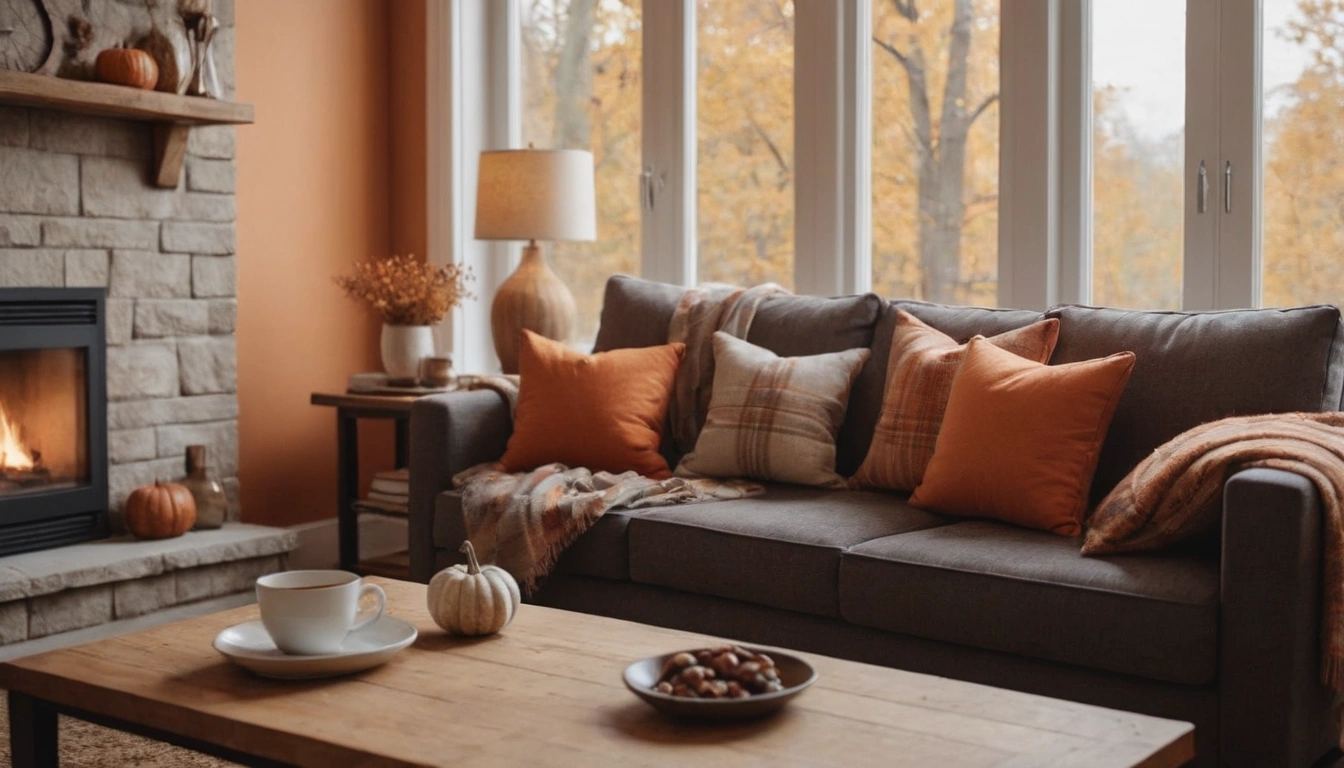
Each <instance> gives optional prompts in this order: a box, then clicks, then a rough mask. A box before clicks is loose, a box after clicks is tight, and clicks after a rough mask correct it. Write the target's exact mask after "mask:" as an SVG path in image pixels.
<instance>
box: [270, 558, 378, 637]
mask: <svg viewBox="0 0 1344 768" xmlns="http://www.w3.org/2000/svg"><path fill="white" fill-rule="evenodd" d="M370 592H371V593H373V594H374V595H376V596H377V597H378V611H377V612H376V613H374V614H373V615H371V616H369V617H368V618H365V619H363V620H361V621H360V622H359V623H358V624H356V623H355V614H356V613H357V612H358V611H359V599H360V598H361V597H363V596H364V595H365V594H366V593H370ZM257 605H258V606H259V607H260V608H261V623H262V626H264V627H266V632H267V634H269V635H270V636H271V639H272V640H274V641H275V647H276V648H279V649H280V650H281V651H284V652H285V653H289V654H295V655H300V656H316V655H321V654H328V653H337V652H339V651H340V650H341V641H342V640H344V639H345V636H346V635H348V634H349V633H351V632H353V631H355V630H357V629H362V628H364V627H367V626H368V625H370V624H372V623H373V622H375V621H377V620H378V619H380V618H382V616H383V612H384V611H385V610H386V609H387V595H386V594H384V593H383V590H382V588H381V587H379V586H377V585H375V584H361V582H360V580H359V575H358V574H354V573H350V572H349V571H285V572H283V573H273V574H271V575H269V576H262V577H261V578H260V579H257Z"/></svg>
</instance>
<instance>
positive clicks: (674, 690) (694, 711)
mask: <svg viewBox="0 0 1344 768" xmlns="http://www.w3.org/2000/svg"><path fill="white" fill-rule="evenodd" d="M816 679H817V673H816V670H814V669H812V665H811V664H808V663H807V662H806V661H803V660H802V659H800V658H798V657H797V656H792V655H790V654H787V653H784V652H782V651H776V650H773V649H763V648H748V647H744V646H738V645H722V646H718V647H715V648H701V649H697V650H692V651H681V652H678V653H668V654H664V655H662V656H653V657H651V658H647V659H644V660H642V661H637V662H635V663H634V664H631V665H630V666H628V667H626V668H625V686H626V687H627V688H629V689H630V690H631V691H633V692H634V693H635V695H636V696H639V697H640V698H641V699H643V700H644V701H646V702H648V703H649V704H650V705H651V706H653V708H654V709H657V710H658V711H659V712H662V713H664V714H668V715H673V716H676V717H688V718H700V719H709V720H736V719H741V718H747V717H759V716H761V715H766V714H769V713H772V712H775V711H778V710H779V709H780V708H781V707H783V706H784V705H785V704H787V703H788V702H789V701H790V700H791V699H793V697H795V696H797V695H798V694H800V693H802V692H803V691H804V690H806V689H807V687H808V686H810V685H812V683H813V682H815V681H816Z"/></svg>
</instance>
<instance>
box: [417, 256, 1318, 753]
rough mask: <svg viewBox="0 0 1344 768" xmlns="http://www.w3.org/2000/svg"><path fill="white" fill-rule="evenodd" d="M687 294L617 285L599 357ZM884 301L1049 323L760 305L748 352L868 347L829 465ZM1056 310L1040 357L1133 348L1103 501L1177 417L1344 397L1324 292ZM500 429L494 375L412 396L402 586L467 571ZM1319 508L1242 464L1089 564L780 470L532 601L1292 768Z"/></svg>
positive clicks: (852, 463) (1098, 492)
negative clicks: (1216, 492)
mask: <svg viewBox="0 0 1344 768" xmlns="http://www.w3.org/2000/svg"><path fill="white" fill-rule="evenodd" d="M680 293H681V289H680V288H677V287H675V286H669V285H661V284H656V283H649V282H645V281H640V280H636V279H634V278H626V277H616V278H612V280H611V281H610V282H609V283H608V286H607V293H606V300H605V304H604V307H603V314H602V324H601V330H600V331H599V334H598V339H597V344H596V349H597V350H599V351H600V350H604V349H613V348H618V347H638V346H650V345H654V344H661V343H664V342H665V339H666V333H667V324H668V320H669V319H670V317H671V314H672V308H673V306H674V304H675V302H676V300H677V298H678V296H679V295H680ZM897 308H901V309H905V310H907V311H909V312H911V313H912V314H915V315H916V316H918V317H919V318H920V319H922V320H924V321H925V322H927V323H929V324H930V325H932V326H934V327H936V328H938V329H940V330H942V331H944V332H945V333H948V334H949V335H951V336H953V337H955V338H958V339H965V338H968V337H970V336H972V335H974V334H977V333H979V334H984V335H993V334H995V333H999V332H1002V331H1005V330H1008V329H1011V328H1015V327H1020V326H1022V325H1025V324H1027V323H1030V322H1033V321H1035V320H1037V319H1039V318H1040V317H1041V316H1042V313H1038V312H1032V311H1023V310H997V309H980V308H971V307H952V306H941V305H934V304H926V303H921V302H913V301H884V300H882V299H880V298H879V297H877V296H875V295H871V294H869V295H865V296H850V297H840V298H835V299H822V298H815V297H800V296H787V297H786V296H780V297H776V298H772V299H770V300H768V301H766V302H765V303H764V304H763V305H762V306H761V308H760V310H759V312H758V314H757V316H756V319H755V321H754V323H753V324H752V327H751V331H750V333H749V335H748V340H749V341H751V342H752V343H754V344H758V345H761V346H764V347H766V348H768V349H771V350H773V351H775V352H776V353H778V354H781V355H808V354H819V353H823V352H832V351H837V350H842V349H848V348H851V347H855V346H868V347H871V348H872V350H873V355H872V358H871V359H870V360H869V361H868V363H867V365H866V366H865V368H864V370H863V371H862V373H861V374H860V377H859V379H858V381H857V382H856V384H855V387H854V390H853V393H852V395H851V403H850V406H849V411H848V415H847V418H846V421H845V424H844V426H843V428H842V429H841V432H840V434H839V437H838V441H837V447H838V457H837V465H838V467H837V468H838V470H839V471H840V472H841V473H842V474H846V475H848V474H852V473H853V471H854V470H855V469H856V468H857V466H858V464H859V463H860V462H861V461H862V458H863V455H864V453H865V452H866V450H867V447H868V443H869V442H870V440H871V438H872V432H873V423H874V421H875V420H876V416H877V412H878V408H879V406H880V404H881V396H882V388H883V381H884V378H885V373H886V367H887V359H888V352H889V347H890V338H891V332H892V328H893V323H894V318H895V310H896V309H897ZM1045 314H1047V315H1049V316H1054V317H1058V318H1059V319H1060V339H1059V344H1058V346H1057V348H1056V350H1055V354H1054V358H1053V360H1052V362H1056V363H1059V362H1070V361H1075V360H1083V359H1088V358H1094V357H1101V356H1104V355H1107V354H1111V353H1113V352H1117V351H1121V350H1132V351H1134V352H1135V353H1136V355H1137V361H1136V366H1135V369H1134V373H1133V376H1132V378H1131V381H1130V384H1129V386H1128V389H1127V390H1126V393H1125V395H1124V396H1123V398H1122V400H1121V402H1120V405H1119V407H1118V409H1117V412H1116V415H1115V419H1114V422H1113V424H1112V427H1111V430H1110V432H1109V434H1108V437H1107V440H1106V443H1105V445H1104V447H1103V450H1102V456H1101V461H1100V465H1099V467H1098V471H1097V475H1096V480H1095V482H1094V484H1093V496H1094V499H1099V498H1100V497H1101V496H1104V495H1105V493H1106V492H1107V491H1109V490H1110V488H1111V487H1113V486H1114V484H1115V483H1116V482H1117V481H1118V480H1119V479H1120V478H1122V477H1123V476H1124V474H1125V473H1126V472H1128V470H1129V469H1130V468H1131V467H1133V466H1134V464H1135V463H1137V462H1138V461H1139V460H1140V459H1141V458H1142V457H1143V456H1145V455H1147V453H1148V452H1149V451H1151V450H1153V449H1154V448H1155V447H1156V446H1158V445H1159V444H1161V443H1162V442H1164V441H1165V440H1167V439H1169V438H1170V437H1172V436H1174V435H1176V434H1178V433H1180V432H1182V431H1184V430H1185V429H1187V428H1189V427H1191V426H1194V425H1196V424H1199V423H1202V422H1204V421H1208V420H1212V419H1216V418H1220V417H1223V416H1228V415H1233V414H1246V413H1270V412H1284V411H1297V410H1307V411H1320V410H1337V409H1339V408H1340V403H1341V397H1344V339H1341V334H1340V330H1341V318H1340V312H1339V310H1338V309H1336V308H1335V307H1333V306H1316V307H1302V308H1297V309H1290V310H1247V311H1234V312H1210V313H1178V312H1131V311H1122V310H1112V309H1096V308H1089V307H1075V306H1064V307H1058V308H1055V309H1052V310H1050V312H1048V313H1045ZM510 427H511V421H510V417H509V413H508V410H507V408H506V407H505V405H504V403H503V402H502V400H501V399H500V398H499V396H498V395H496V394H495V393H493V392H490V391H474V392H462V393H452V394H448V395H442V396H435V397H429V398H425V399H422V400H420V401H418V402H417V403H416V405H415V407H414V409H413V411H412V418H411V441H412V449H411V569H412V576H413V577H414V578H416V579H418V580H420V581H427V580H428V579H429V578H430V576H432V575H433V573H434V572H435V571H436V570H437V569H439V568H443V567H446V566H447V565H450V564H453V563H455V562H457V557H458V556H457V554H456V550H457V547H458V546H459V544H460V542H461V540H462V538H463V536H464V533H463V527H462V518H461V507H460V498H459V496H458V495H457V494H456V493H454V492H453V491H452V490H451V488H450V485H451V482H450V479H451V477H452V475H453V474H454V473H455V472H457V471H460V470H462V469H465V468H467V467H469V466H472V465H474V464H477V463H479V462H483V461H491V460H494V459H497V458H498V457H499V456H500V455H501V454H502V453H503V450H504V446H505V443H506V442H507V440H508V435H509V430H510ZM574 439H577V440H581V439H584V437H583V436H582V435H576V436H575V437H574ZM667 452H669V453H670V451H667ZM676 458H678V457H676V456H674V455H669V459H670V460H672V461H675V459H676ZM1321 514H1322V513H1321V504H1320V500H1319V498H1318V496H1317V492H1316V489H1315V487H1314V486H1313V485H1312V484H1311V483H1310V482H1308V481H1307V480H1306V479H1305V478H1302V477H1300V476H1297V475H1294V474H1290V473H1286V472H1279V471H1274V470H1265V469H1255V470H1248V471H1244V472H1241V473H1238V474H1236V475H1235V476H1233V477H1232V478H1231V479H1230V480H1229V481H1228V483H1227V486H1226V493H1225V502H1224V520H1223V528H1222V531H1221V536H1219V537H1210V538H1209V539H1208V540H1206V541H1201V542H1192V543H1191V544H1190V545H1189V546H1186V547H1183V548H1181V549H1179V550H1174V551H1170V552H1164V553H1160V554H1150V555H1133V556H1124V557H1106V558H1084V557H1082V556H1081V555H1080V554H1079V551H1078V550H1079V541H1078V540H1077V539H1068V538H1063V537H1059V536H1056V535H1054V534H1050V533H1044V532H1040V531H1033V530H1026V529H1021V528H1014V527H1011V526H1007V525H1003V524H999V523H995V522H991V521H983V520H971V519H966V518H957V517H949V516H944V515H937V514H932V513H929V512H925V511H922V510H918V509H915V508H913V507H910V506H909V505H908V504H907V503H906V500H905V497H904V496H903V495H901V494H888V493H871V492H853V491H835V490H818V489H811V488H799V487H790V486H774V487H771V488H769V490H768V492H767V493H766V494H765V495H764V496H761V497H757V498H750V499H744V500H737V501H724V502H715V503H710V504H700V505H687V506H680V507H670V508H661V509H648V510H639V511H615V512H611V513H609V514H607V515H606V516H604V517H603V518H602V519H601V520H600V521H599V522H598V524H597V525H596V526H595V527H594V528H593V529H592V530H590V531H588V532H587V533H585V534H584V535H583V536H582V537H581V538H580V539H579V541H578V542H577V543H576V544H575V545H574V546H573V547H572V548H571V549H570V550H569V551H567V552H566V553H565V555H564V557H563V558H562V561H561V563H560V564H559V566H558V568H557V570H556V572H555V573H554V574H553V575H552V576H551V577H549V578H548V579H547V580H546V581H545V582H544V583H543V585H542V587H541V589H540V590H539V591H538V592H537V594H536V595H534V596H533V598H532V599H533V600H534V601H535V602H538V603H542V604H546V605H552V606H556V607H560V608H567V609H572V610H579V611H587V612H592V613H600V614H605V615H610V616H616V617H621V618H627V619H631V620H635V621H643V622H649V623H654V624H661V625H665V626H672V627H678V628H684V629H689V630H693V631H700V632H707V633H714V634H719V635H725V636H730V637H735V638H740V639H743V640H748V641H753V642H760V643H768V644H776V645H782V646H790V647H794V648H798V649H801V650H804V651H812V652H816V653H823V654H829V655H834V656H841V657H845V658H852V659H857V660H860V661H866V662H871V663H877V664H884V665H888V666H893V667H900V668H903V669H911V670H915V671H919V672H928V673H932V674H938V675H945V676H949V677H955V678H960V679H965V680H971V681H975V682H981V683H986V684H989V685H996V686H1002V687H1008V688H1015V689H1019V690H1025V691H1031V692H1036V693H1041V694H1044V695H1049V696H1057V697H1062V698H1067V699H1074V700H1078V701H1085V702H1091V703H1095V704H1099V705H1102V706H1108V707H1116V708H1121V709H1127V710H1133V711H1138V712H1147V713H1151V714H1154V715H1160V716H1164V717H1174V718H1179V719H1183V720H1189V721H1192V722H1194V723H1195V725H1196V726H1197V732H1196V740H1197V749H1198V754H1199V757H1198V760H1197V762H1198V763H1199V764H1205V765H1213V764H1221V765H1257V766H1258V765H1300V764H1308V763H1310V762H1312V761H1313V760H1316V759H1317V758H1319V757H1321V756H1323V755H1325V754H1327V753H1328V752H1329V751H1330V750H1331V749H1332V745H1333V743H1334V724H1333V722H1332V721H1331V718H1330V716H1329V708H1330V707H1329V705H1330V701H1331V696H1330V693H1329V692H1328V691H1327V690H1326V689H1324V688H1323V687H1322V686H1321V685H1320V684H1319V682H1318V680H1319V673H1318V670H1319V666H1318V663H1319V652H1320V648H1319V638H1320V611H1319V605H1320V572H1321Z"/></svg>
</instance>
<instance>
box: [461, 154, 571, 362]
mask: <svg viewBox="0 0 1344 768" xmlns="http://www.w3.org/2000/svg"><path fill="white" fill-rule="evenodd" d="M476 180H477V186H476V239H478V240H526V241H527V246H526V247H525V248H523V258H522V261H520V262H519V263H518V268H517V269H515V270H514V271H513V274H511V275H509V277H508V279H507V280H505V281H504V282H503V284H501V285H500V286H499V290H497V291H496V292H495V301H494V303H493V304H492V305H491V307H490V326H491V329H492V330H493V332H494V337H495V354H497V355H498V356H499V362H500V365H501V367H502V368H503V370H504V373H517V372H518V348H519V345H520V344H521V343H522V337H523V331H524V330H529V331H532V332H534V333H537V334H540V335H542V336H545V337H546V338H548V339H555V340H557V341H565V342H567V341H569V337H570V333H571V332H572V331H573V329H574V323H575V315H576V310H575V308H574V295H573V294H572V293H570V292H569V289H568V288H566V287H565V284H564V283H563V282H561V280H560V278H559V277H557V276H556V274H555V273H554V272H552V271H551V268H550V267H548V266H547V265H546V259H545V257H544V256H543V255H542V252H541V247H540V246H538V245H537V241H538V240H596V239H597V202H596V194H595V192H594V189H593V153H591V152H587V151H584V150H578V149H553V150H541V149H533V148H532V147H531V145H529V146H528V148H527V149H512V150H502V151H493V152H482V153H481V163H480V168H479V172H478V174H477V177H476Z"/></svg>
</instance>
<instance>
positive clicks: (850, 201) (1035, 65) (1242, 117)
mask: <svg viewBox="0 0 1344 768" xmlns="http://www.w3.org/2000/svg"><path fill="white" fill-rule="evenodd" d="M877 1H879V0H795V13H796V17H795V40H794V46H795V67H794V102H795V114H794V131H795V134H794V139H795V141H794V146H795V158H794V165H795V176H794V195H795V228H796V229H795V242H796V244H797V245H796V252H795V257H794V284H795V290H796V291H797V292H798V293H809V294H821V295H834V294H843V293H855V292H861V291H865V290H868V289H869V287H870V286H871V284H872V264H871V259H872V230H871V202H872V201H871V173H872V168H871V154H872V147H871V142H872V127H871V120H872V118H871V114H872V98H873V94H872V93H871V88H872V84H871V68H872V9H873V6H872V3H873V2H877ZM1188 3H1189V5H1188V8H1189V11H1188V13H1189V16H1190V18H1192V19H1194V21H1192V22H1191V23H1188V24H1187V43H1186V44H1187V67H1186V70H1187V71H1186V77H1187V86H1186V87H1187V102H1188V106H1187V116H1186V149H1185V158H1186V160H1185V172H1186V181H1185V183H1186V190H1185V192H1186V194H1185V200H1186V205H1187V209H1188V210H1187V215H1186V226H1185V253H1184V262H1183V266H1184V273H1185V277H1184V281H1183V285H1184V289H1183V302H1184V306H1185V308H1187V309H1213V308H1223V307H1238V306H1253V305H1256V304H1257V303H1258V301H1259V296H1260V253H1259V250H1260V227H1261V215H1260V212H1261V201H1260V177H1261V173H1262V171H1261V167H1260V165H1261V164H1260V153H1261V147H1260V132H1261V125H1260V122H1261V121H1260V110H1261V105H1260V99H1261V94H1260V55H1261V40H1260V13H1261V9H1260V0H1188ZM1002 6H1003V7H1002V9H1001V14H1000V34H1001V45H1000V57H1001V61H1000V106H999V110H1000V113H999V114H1000V152H999V190H1000V194H999V238H998V241H999V242H998V248H999V274H998V295H997V298H998V303H999V305H1000V306H1005V307H1021V308H1030V309H1045V308H1047V307H1049V306H1052V305H1054V304H1057V303H1063V302H1077V303H1087V302H1089V301H1090V300H1091V283H1092V279H1091V261H1092V259H1091V250H1092V213H1091V197H1092V170H1091V156H1090V155H1091V146H1092V92H1091V89H1092V83H1091V72H1090V59H1091V55H1090V50H1091V40H1090V27H1091V24H1090V13H1091V11H1090V8H1091V3H1090V0H1002ZM427 7H428V19H427V20H428V24H427V32H426V34H427V35H428V36H429V37H428V41H429V45H428V47H427V50H428V62H427V65H428V68H429V71H428V76H427V89H428V90H427V94H426V96H427V106H428V121H429V125H428V131H427V132H428V136H429V147H428V159H429V185H428V187H429V189H428V197H429V211H430V232H429V250H430V258H431V259H432V260H434V261H435V262H436V263H447V262H450V261H456V262H459V263H463V264H467V265H469V266H471V267H472V268H473V271H474V272H475V273H476V275H477V278H478V279H477V282H476V284H475V288H474V290H475V292H476V293H477V296H478V299H477V301H475V302H470V303H468V304H467V305H466V306H465V307H464V308H463V309H462V310H460V312H459V314H458V316H457V317H456V318H454V319H453V321H452V322H448V323H446V324H445V333H446V334H447V335H448V337H449V338H451V340H452V351H453V352H454V353H455V355H456V356H457V362H458V367H459V370H493V369H494V368H496V367H497V363H496V361H495V360H494V354H493V349H492V348H491V344H490V334H489V311H488V307H489V300H490V297H492V296H493V295H494V290H495V287H496V286H497V285H498V284H499V283H500V282H501V281H502V280H503V279H504V277H506V276H507V274H508V273H509V271H510V270H511V269H512V267H513V265H514V264H515V263H516V259H517V250H518V249H517V246H516V244H501V243H483V242H480V241H476V240H474V238H472V236H471V225H472V222H473V220H474V207H475V199H474V198H475V166H476V158H477V157H478V155H479V152H480V151H481V150H482V149H493V148H501V147H515V146H518V144H519V139H520V124H521V90H522V89H521V83H520V82H519V78H520V76H521V66H520V27H519V25H520V23H521V5H520V0H455V1H454V2H443V1H439V2H430V3H429V4H428V6H427ZM1010 8H1011V12H1009V10H1010ZM695 11H696V0H645V3H644V8H643V24H644V29H645V30H646V32H647V31H648V30H656V33H654V34H645V35H644V39H643V44H642V51H643V53H642V67H643V72H642V77H643V92H642V96H641V99H642V109H641V111H642V119H641V132H642V139H641V141H642V152H643V162H642V167H643V170H644V173H643V175H642V177H641V180H640V187H639V189H640V194H641V197H642V200H641V210H642V215H641V244H642V253H641V269H640V272H641V274H642V275H643V276H644V277H646V278H649V279H653V280H659V281H663V282H669V283H676V284H683V285H691V284H694V283H695V282H696V279H697V277H696V267H697V254H696V242H697V240H698V232H697V229H696V227H697V222H696V205H697V187H696V162H697V156H698V152H697V146H696V102H697V97H698V94H697V91H696V67H695V64H696V56H695V47H696V37H697V35H696V32H697V29H696V12H695ZM1210 20H1211V22H1212V23H1210ZM444 41H447V44H446V45H445V44H444ZM1247 51H1251V52H1252V54H1253V55H1250V56H1248V55H1247ZM445 137H446V138H445ZM1201 160H1203V161H1204V162H1205V166H1206V168H1207V169H1208V171H1209V180H1210V200H1209V209H1210V214H1203V215H1202V214H1197V213H1194V206H1195V204H1196V185H1197V179H1198V175H1197V173H1198V166H1199V162H1200V161H1201ZM1227 162H1231V163H1232V166H1233V177H1234V180H1233V185H1234V186H1233V189H1232V195H1233V205H1232V210H1231V212H1230V213H1229V212H1227V211H1225V210H1223V206H1222V201H1223V189H1222V183H1223V174H1222V169H1223V168H1224V166H1225V164H1226V163H1227Z"/></svg>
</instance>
